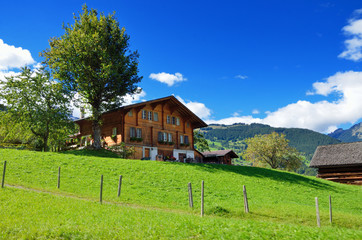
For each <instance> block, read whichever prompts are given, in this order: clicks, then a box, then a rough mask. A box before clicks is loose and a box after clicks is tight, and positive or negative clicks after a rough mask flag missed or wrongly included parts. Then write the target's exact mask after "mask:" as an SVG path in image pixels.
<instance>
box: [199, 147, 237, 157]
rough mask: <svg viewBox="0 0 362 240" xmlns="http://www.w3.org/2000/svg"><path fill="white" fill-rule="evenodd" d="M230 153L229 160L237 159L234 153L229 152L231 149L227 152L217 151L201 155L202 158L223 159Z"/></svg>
mask: <svg viewBox="0 0 362 240" xmlns="http://www.w3.org/2000/svg"><path fill="white" fill-rule="evenodd" d="M228 153H230V155H231V156H230V157H231V158H238V157H239V156H238V155H236V153H235V152H234V151H233V150H231V149H228V150H219V151H211V152H203V153H202V155H203V156H204V157H223V156H225V155H226V154H228Z"/></svg>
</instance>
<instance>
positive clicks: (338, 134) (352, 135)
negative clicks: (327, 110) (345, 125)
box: [328, 122, 362, 142]
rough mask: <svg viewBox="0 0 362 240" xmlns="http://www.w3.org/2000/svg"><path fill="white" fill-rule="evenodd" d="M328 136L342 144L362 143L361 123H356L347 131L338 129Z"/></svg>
mask: <svg viewBox="0 0 362 240" xmlns="http://www.w3.org/2000/svg"><path fill="white" fill-rule="evenodd" d="M328 136H330V137H333V138H335V139H338V140H340V141H342V142H359V141H362V122H360V123H357V124H355V125H353V126H352V127H350V128H349V129H346V130H344V129H342V128H338V129H337V130H335V131H334V132H331V133H329V134H328Z"/></svg>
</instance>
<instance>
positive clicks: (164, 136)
mask: <svg viewBox="0 0 362 240" xmlns="http://www.w3.org/2000/svg"><path fill="white" fill-rule="evenodd" d="M162 140H163V141H164V142H167V133H165V132H164V133H163V139H162Z"/></svg>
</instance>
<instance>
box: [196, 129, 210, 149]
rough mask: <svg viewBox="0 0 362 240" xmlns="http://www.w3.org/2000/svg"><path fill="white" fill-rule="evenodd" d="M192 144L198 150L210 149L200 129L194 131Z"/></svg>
mask: <svg viewBox="0 0 362 240" xmlns="http://www.w3.org/2000/svg"><path fill="white" fill-rule="evenodd" d="M194 145H195V147H196V149H197V150H198V151H200V152H206V151H210V147H209V144H208V143H207V140H206V139H205V137H204V134H202V133H201V132H200V131H194Z"/></svg>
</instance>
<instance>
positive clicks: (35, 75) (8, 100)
mask: <svg viewBox="0 0 362 240" xmlns="http://www.w3.org/2000/svg"><path fill="white" fill-rule="evenodd" d="M0 86H1V87H0V96H1V97H2V98H3V99H4V100H5V105H6V108H7V111H8V112H9V113H10V114H7V115H5V113H4V119H2V120H3V121H2V122H5V120H6V121H8V122H9V121H11V122H15V123H17V124H18V125H16V124H14V126H17V127H16V128H17V129H8V126H6V127H5V132H6V133H7V134H6V136H5V138H14V139H24V138H22V137H21V136H19V134H23V135H25V134H28V133H27V132H21V130H22V129H30V131H31V132H32V133H33V134H34V135H35V136H37V137H38V138H41V139H42V141H43V149H44V150H45V151H46V150H47V149H48V140H49V137H50V136H51V134H54V133H56V132H59V131H61V129H63V130H62V131H64V129H69V130H68V131H71V129H72V128H69V127H70V126H71V125H72V124H73V122H72V121H71V120H70V116H71V109H70V107H69V102H70V101H69V99H68V98H67V97H66V95H65V94H64V91H63V88H62V85H61V84H59V83H57V82H55V81H53V80H52V79H51V77H50V73H49V72H48V71H46V70H45V69H44V67H42V68H40V69H38V70H35V71H33V70H31V69H30V68H28V67H25V68H22V70H21V73H20V74H19V75H15V76H12V77H8V78H6V80H0ZM5 116H6V119H5ZM5 123H6V122H5ZM69 133H71V132H69ZM69 133H68V132H67V131H65V132H64V133H63V135H64V136H67V135H68V134H69ZM23 137H25V136H23Z"/></svg>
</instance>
